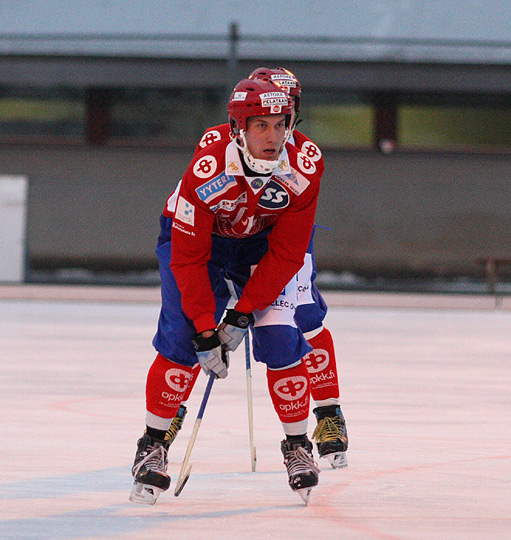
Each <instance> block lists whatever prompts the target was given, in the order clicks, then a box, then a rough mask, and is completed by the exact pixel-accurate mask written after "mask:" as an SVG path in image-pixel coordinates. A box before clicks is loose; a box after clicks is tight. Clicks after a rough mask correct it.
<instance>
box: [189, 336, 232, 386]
mask: <svg viewBox="0 0 511 540" xmlns="http://www.w3.org/2000/svg"><path fill="white" fill-rule="evenodd" d="M204 333H205V332H203V333H202V334H197V335H196V336H195V337H194V338H193V340H192V343H193V346H194V348H195V352H196V354H197V358H198V359H199V364H200V365H201V367H202V369H203V370H204V373H206V375H209V374H210V373H211V372H213V373H215V374H216V376H217V377H218V378H219V379H225V378H226V377H227V368H228V367H229V352H228V351H227V350H226V348H225V346H224V345H223V344H222V343H221V341H220V339H219V337H218V333H217V331H216V330H215V331H214V333H213V334H212V335H211V336H209V337H204V336H203V334H204ZM206 333H207V332H206Z"/></svg>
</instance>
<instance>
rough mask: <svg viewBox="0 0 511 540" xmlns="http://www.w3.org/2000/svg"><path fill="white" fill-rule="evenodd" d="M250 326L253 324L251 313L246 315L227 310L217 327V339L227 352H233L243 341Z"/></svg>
mask: <svg viewBox="0 0 511 540" xmlns="http://www.w3.org/2000/svg"><path fill="white" fill-rule="evenodd" d="M250 324H254V316H253V315H252V313H248V314H247V313H241V311H236V310H235V309H228V310H227V313H226V314H225V317H224V319H223V321H222V322H221V323H220V326H219V327H218V337H219V338H220V341H221V342H222V344H223V345H225V347H226V348H227V349H228V350H229V351H235V350H236V349H237V348H238V346H239V344H240V343H241V342H242V341H243V338H244V337H245V334H246V333H247V331H248V326H249V325H250Z"/></svg>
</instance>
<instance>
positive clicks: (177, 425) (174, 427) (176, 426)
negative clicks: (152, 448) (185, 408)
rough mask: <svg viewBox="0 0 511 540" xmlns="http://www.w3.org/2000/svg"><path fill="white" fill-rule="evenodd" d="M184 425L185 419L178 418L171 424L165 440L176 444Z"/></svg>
mask: <svg viewBox="0 0 511 540" xmlns="http://www.w3.org/2000/svg"><path fill="white" fill-rule="evenodd" d="M182 423H183V419H182V418H179V417H178V416H176V417H175V418H174V419H173V420H172V423H171V424H170V427H169V429H168V431H167V434H166V435H165V440H166V441H169V443H170V444H172V443H173V442H174V439H175V438H176V437H177V434H178V432H179V430H180V429H181V425H182Z"/></svg>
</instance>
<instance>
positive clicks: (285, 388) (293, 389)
mask: <svg viewBox="0 0 511 540" xmlns="http://www.w3.org/2000/svg"><path fill="white" fill-rule="evenodd" d="M273 390H274V391H275V393H276V394H277V395H278V396H279V397H280V398H281V399H284V400H285V401H294V400H297V399H300V398H301V397H303V395H304V394H305V392H306V391H307V379H306V378H305V377H303V376H302V375H296V376H293V377H284V378H282V379H279V380H278V381H277V382H276V383H275V384H274V385H273Z"/></svg>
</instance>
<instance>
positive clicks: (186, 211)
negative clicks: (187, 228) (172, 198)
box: [174, 196, 195, 227]
mask: <svg viewBox="0 0 511 540" xmlns="http://www.w3.org/2000/svg"><path fill="white" fill-rule="evenodd" d="M174 215H175V218H176V219H178V220H179V221H181V222H182V223H186V224H187V225H191V226H192V227H193V226H194V225H195V206H194V205H193V204H192V203H189V202H188V201H187V200H186V199H185V198H184V197H181V196H180V197H179V198H178V200H177V207H176V213H175V214H174Z"/></svg>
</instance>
